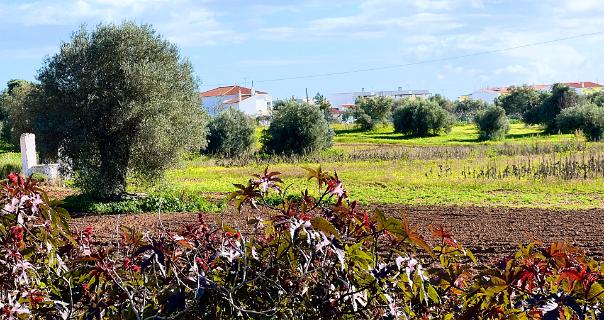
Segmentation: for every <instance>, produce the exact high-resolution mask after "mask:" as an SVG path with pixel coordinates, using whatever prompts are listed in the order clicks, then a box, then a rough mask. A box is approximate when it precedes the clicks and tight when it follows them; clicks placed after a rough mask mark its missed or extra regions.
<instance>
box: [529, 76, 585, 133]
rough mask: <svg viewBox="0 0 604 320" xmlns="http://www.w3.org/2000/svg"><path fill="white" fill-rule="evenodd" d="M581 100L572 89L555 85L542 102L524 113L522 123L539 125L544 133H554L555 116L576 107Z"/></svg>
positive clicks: (555, 128)
mask: <svg viewBox="0 0 604 320" xmlns="http://www.w3.org/2000/svg"><path fill="white" fill-rule="evenodd" d="M581 100H582V98H581V97H580V96H579V95H578V94H577V93H576V92H575V90H573V89H572V88H570V87H568V86H566V85H564V84H560V83H557V84H555V85H554V86H553V87H552V91H551V94H550V95H548V96H547V97H546V98H545V99H544V100H543V102H542V103H541V104H540V105H538V106H535V107H533V108H532V109H529V110H527V111H526V112H525V113H524V116H523V118H524V122H526V123H529V124H540V125H543V126H544V127H545V131H546V132H550V133H552V132H555V131H556V130H557V129H558V128H557V127H556V116H558V114H560V112H562V110H564V109H568V108H572V107H576V106H577V105H579V104H580V103H581Z"/></svg>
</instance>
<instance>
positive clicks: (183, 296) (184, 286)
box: [0, 168, 604, 319]
mask: <svg viewBox="0 0 604 320" xmlns="http://www.w3.org/2000/svg"><path fill="white" fill-rule="evenodd" d="M307 171H308V178H309V179H310V180H314V181H315V183H316V188H314V187H313V189H315V190H318V193H317V194H312V193H310V192H309V191H308V190H307V191H305V192H303V193H302V194H301V196H300V198H298V199H292V198H288V194H287V192H286V190H287V189H288V188H286V187H284V184H283V182H282V181H281V179H280V178H279V176H280V173H278V172H269V171H268V170H265V171H264V172H262V173H261V174H258V175H255V176H254V177H252V178H251V179H250V180H249V181H248V183H247V184H241V185H239V184H238V185H236V188H237V191H235V192H233V194H232V195H231V196H230V199H231V200H232V201H233V202H234V204H235V205H236V206H237V207H239V208H241V207H243V206H252V207H264V208H265V209H266V210H268V211H270V212H272V214H271V215H269V216H268V217H267V218H265V219H261V218H255V217H253V216H252V217H249V218H248V225H249V226H250V228H251V229H253V231H254V233H255V234H257V235H256V236H249V237H248V236H245V235H244V234H242V233H241V232H240V231H238V230H236V229H233V228H231V227H228V226H226V225H223V224H219V225H216V224H212V223H209V222H207V221H206V218H205V216H204V215H203V214H200V215H199V221H198V223H196V224H193V225H189V226H187V227H186V228H184V229H183V230H180V231H178V232H173V231H167V230H166V231H165V232H164V233H163V234H161V235H159V236H157V237H152V236H150V235H149V234H140V233H138V232H136V231H135V230H132V229H128V228H122V230H121V237H119V239H120V240H117V241H114V242H113V243H102V244H97V243H96V242H95V240H94V239H95V238H94V227H93V226H89V227H85V228H84V229H82V230H72V231H70V230H69V229H68V225H67V223H66V221H67V219H68V213H67V212H66V211H65V210H63V209H61V208H59V207H57V206H56V204H57V203H55V202H51V201H49V200H48V198H47V197H46V195H45V194H44V193H43V192H42V191H41V190H40V189H39V188H38V187H37V186H36V184H35V181H33V180H29V179H27V180H26V179H23V178H21V177H19V176H17V175H15V174H12V175H11V176H10V177H9V180H8V181H7V182H6V183H5V184H4V186H3V190H2V199H3V205H4V208H3V210H2V211H1V214H0V221H1V224H0V262H2V263H0V280H1V281H0V313H1V314H2V317H4V318H10V319H15V318H30V317H31V318H45V319H59V318H63V319H69V318H78V319H100V318H107V319H116V318H123V319H167V318H180V319H231V318H256V319H257V318H260V319H268V318H277V319H302V318H309V319H418V318H425V319H429V318H433V319H551V318H564V319H584V318H589V319H599V318H601V316H602V311H603V310H604V305H603V304H602V303H603V302H604V287H603V286H602V284H603V283H604V279H603V278H602V276H603V274H604V267H603V264H601V263H600V262H598V261H595V260H593V259H590V258H589V257H587V256H585V255H584V254H583V253H582V252H580V251H579V250H577V249H575V248H573V247H572V246H570V245H568V244H566V243H554V244H552V245H551V246H545V245H540V244H529V245H528V246H526V247H521V248H520V250H519V251H518V252H517V253H516V254H515V255H512V256H509V257H506V258H504V259H503V260H501V261H499V262H496V263H493V264H490V263H486V264H481V263H478V262H477V261H476V259H475V258H474V256H473V255H472V253H471V251H470V250H468V249H467V248H464V247H463V246H462V245H461V244H460V243H459V242H457V241H456V240H455V239H454V238H453V237H452V235H451V234H450V233H449V232H448V231H446V230H445V229H443V228H442V227H432V228H431V230H432V232H431V233H432V239H433V240H432V242H433V243H434V245H433V246H432V245H430V244H429V243H428V241H427V240H425V239H424V238H423V237H422V236H421V235H420V234H419V233H418V232H417V231H416V229H414V228H413V227H412V226H411V225H410V224H409V223H408V221H407V219H406V218H405V217H404V215H401V216H388V217H387V216H386V215H385V214H384V213H383V212H381V211H379V210H368V209H367V208H363V207H361V206H360V205H358V203H357V202H355V201H352V200H351V199H349V198H348V196H347V190H346V189H345V188H344V184H343V182H342V181H341V180H340V179H339V178H338V175H337V174H335V173H334V174H329V173H327V172H324V171H322V170H321V169H320V168H319V169H316V170H314V169H307ZM273 194H278V195H279V196H281V197H282V198H283V202H282V203H281V204H274V205H273V204H269V203H267V202H266V201H265V199H267V198H269V197H271V195H273Z"/></svg>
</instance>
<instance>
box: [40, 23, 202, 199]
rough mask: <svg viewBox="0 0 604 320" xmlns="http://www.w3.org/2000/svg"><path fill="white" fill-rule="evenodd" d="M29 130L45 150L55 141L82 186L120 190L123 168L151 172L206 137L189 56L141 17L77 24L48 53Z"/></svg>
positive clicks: (53, 150)
mask: <svg viewBox="0 0 604 320" xmlns="http://www.w3.org/2000/svg"><path fill="white" fill-rule="evenodd" d="M38 80H39V81H40V88H41V91H42V95H43V98H44V100H45V101H44V103H43V104H41V105H43V107H39V109H38V110H36V112H34V113H33V114H34V115H35V118H34V119H33V128H34V132H35V133H36V134H37V135H38V137H39V138H38V140H39V141H40V143H39V144H38V145H40V146H42V147H43V148H40V151H41V152H42V153H43V154H44V155H45V156H46V157H49V158H52V157H56V155H57V151H58V150H59V148H60V149H61V154H62V156H65V158H66V159H68V160H69V161H68V164H69V165H70V168H71V170H72V171H73V175H74V179H75V183H76V185H77V186H78V187H80V188H81V190H82V191H83V192H85V193H88V194H91V195H94V196H97V197H102V198H106V197H112V196H116V195H120V194H122V193H123V192H125V191H126V177H127V174H129V173H135V174H140V175H142V176H144V177H149V178H155V177H158V176H159V175H161V173H162V172H163V170H164V169H166V168H168V167H169V166H170V165H171V164H173V163H174V162H175V161H177V160H178V159H179V157H180V156H179V155H180V154H182V153H183V152H186V151H190V150H195V151H198V150H200V148H202V147H205V145H206V131H207V128H206V124H207V115H206V114H205V113H204V111H203V110H202V108H201V103H200V99H199V96H198V93H197V91H198V90H197V84H196V81H195V79H194V76H193V69H192V66H191V64H190V63H189V62H188V61H187V60H186V59H183V58H182V57H181V56H180V54H179V50H178V48H177V47H176V46H175V45H173V44H172V43H170V42H168V41H166V40H164V39H163V38H162V37H161V36H160V35H158V34H157V33H156V32H155V31H154V30H153V29H152V27H151V26H149V25H137V24H135V23H132V22H125V23H123V24H121V25H115V24H101V25H99V26H97V27H96V29H94V30H93V31H92V32H89V31H87V30H86V29H85V28H84V27H82V28H81V29H80V30H78V31H77V32H75V33H74V35H73V36H72V38H71V41H69V42H67V43H63V44H62V45H61V48H60V51H59V53H57V54H55V55H54V56H52V57H50V58H48V59H47V60H46V61H45V64H44V66H43V67H42V69H41V70H40V71H39V74H38Z"/></svg>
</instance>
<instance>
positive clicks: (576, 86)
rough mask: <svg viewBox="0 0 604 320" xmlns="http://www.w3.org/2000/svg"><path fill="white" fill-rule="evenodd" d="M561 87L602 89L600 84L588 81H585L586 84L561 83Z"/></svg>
mask: <svg viewBox="0 0 604 320" xmlns="http://www.w3.org/2000/svg"><path fill="white" fill-rule="evenodd" d="M563 85H567V86H569V87H571V88H599V87H602V85H601V84H599V83H595V82H590V81H586V82H566V83H563Z"/></svg>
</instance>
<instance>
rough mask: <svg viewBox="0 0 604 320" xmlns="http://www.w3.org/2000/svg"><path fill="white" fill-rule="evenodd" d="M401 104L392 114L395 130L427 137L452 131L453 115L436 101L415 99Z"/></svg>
mask: <svg viewBox="0 0 604 320" xmlns="http://www.w3.org/2000/svg"><path fill="white" fill-rule="evenodd" d="M401 104H402V106H400V107H398V108H396V110H395V111H394V114H393V116H392V118H393V124H394V131H395V132H398V133H402V134H412V135H416V136H420V137H425V136H428V135H431V134H432V135H438V134H440V133H442V132H446V133H448V132H450V131H451V127H452V126H453V123H454V120H453V117H452V116H451V114H450V113H449V112H447V111H446V110H444V109H443V108H441V107H440V106H438V105H437V104H436V103H434V102H431V101H428V100H423V99H413V100H407V101H403V102H401Z"/></svg>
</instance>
